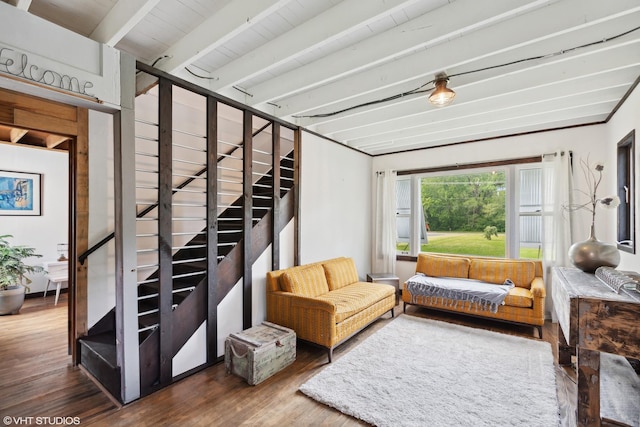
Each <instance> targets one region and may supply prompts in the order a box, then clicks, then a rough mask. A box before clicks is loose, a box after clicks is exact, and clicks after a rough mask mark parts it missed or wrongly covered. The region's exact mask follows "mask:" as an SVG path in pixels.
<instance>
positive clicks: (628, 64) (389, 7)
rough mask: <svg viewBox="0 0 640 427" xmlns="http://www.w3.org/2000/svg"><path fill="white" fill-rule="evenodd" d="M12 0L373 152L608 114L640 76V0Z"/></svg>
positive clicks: (559, 125) (593, 120)
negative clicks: (440, 83)
mask: <svg viewBox="0 0 640 427" xmlns="http://www.w3.org/2000/svg"><path fill="white" fill-rule="evenodd" d="M4 1H5V2H7V3H10V4H13V5H14V6H16V7H18V8H21V9H23V10H25V11H27V12H28V13H32V14H34V15H37V16H39V17H41V18H43V19H46V20H48V21H51V22H53V23H56V24H58V25H60V26H62V27H65V28H68V29H70V30H72V31H75V32H77V33H79V34H82V35H85V36H87V37H90V38H92V39H94V40H96V41H99V42H102V43H105V44H107V45H110V46H114V47H116V48H117V49H120V50H122V51H126V52H128V53H130V54H132V55H133V56H135V57H136V58H137V59H138V60H139V61H141V62H144V63H146V64H154V65H155V67H157V68H159V69H161V70H163V71H165V72H168V73H171V74H174V75H176V76H179V77H181V78H183V79H185V80H188V81H190V82H193V83H195V84H198V85H200V86H203V87H205V88H207V89H210V90H212V91H214V92H217V93H220V94H222V95H224V96H226V97H229V98H232V99H235V100H237V101H240V102H242V103H244V104H247V105H250V106H253V107H255V108H257V109H259V110H263V111H265V112H267V113H269V114H271V115H274V116H277V117H280V118H283V119H285V120H288V121H290V122H292V123H295V124H299V125H301V126H303V127H305V128H307V129H309V130H312V131H314V132H317V133H319V134H322V135H325V136H327V137H329V138H332V139H334V140H336V141H338V142H340V143H342V144H346V145H348V146H351V147H354V148H356V149H358V150H361V151H364V152H366V153H370V154H373V155H376V154H384V153H391V152H398V151H404V150H410V149H416V148H424V147H433V146H439V145H443V144H452V143H458V142H464V141H475V140H480V139H485V138H492V137H496V136H504V135H513V134H520V133H526V132H533V131H540V130H545V129H555V128H562V127H568V126H579V125H585V124H592V123H601V122H604V121H605V120H607V118H608V116H609V115H610V114H612V112H613V111H615V108H616V106H617V105H618V104H619V103H620V102H621V100H623V98H624V97H625V94H627V93H628V92H629V91H630V89H632V88H633V87H634V85H635V84H637V81H638V76H640V29H639V26H640V1H638V0H615V1H603V0H561V1H558V0H455V1H454V0H449V1H447V0H342V1H339V0H235V1H231V0H4ZM439 73H445V74H446V75H448V76H449V87H450V88H452V89H453V90H455V92H456V93H457V96H456V98H455V100H454V102H453V104H451V105H449V106H446V107H441V108H437V107H434V106H432V105H430V104H429V103H428V101H427V96H428V94H429V92H430V91H431V90H432V88H433V87H434V85H433V80H434V78H435V76H436V75H438V74H439ZM385 99H386V101H382V100H385Z"/></svg>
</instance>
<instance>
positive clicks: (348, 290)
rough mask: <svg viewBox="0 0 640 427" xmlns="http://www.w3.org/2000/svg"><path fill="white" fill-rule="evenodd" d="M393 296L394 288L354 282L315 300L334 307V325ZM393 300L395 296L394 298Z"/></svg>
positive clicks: (380, 284)
mask: <svg viewBox="0 0 640 427" xmlns="http://www.w3.org/2000/svg"><path fill="white" fill-rule="evenodd" d="M394 294H395V288H394V287H393V286H391V285H385V284H382V283H369V282H356V283H352V284H350V285H349V286H345V287H343V288H340V289H336V290H335V291H331V292H329V293H327V294H324V295H320V296H319V297H318V298H317V299H320V300H324V301H328V302H330V303H332V304H333V305H335V307H336V323H340V322H342V321H343V320H345V319H347V318H349V317H351V316H353V315H354V314H356V313H359V312H361V311H363V310H364V309H365V308H367V307H370V306H372V305H373V304H375V303H377V302H378V301H382V300H383V299H385V298H387V297H388V296H389V295H394ZM394 298H395V296H394Z"/></svg>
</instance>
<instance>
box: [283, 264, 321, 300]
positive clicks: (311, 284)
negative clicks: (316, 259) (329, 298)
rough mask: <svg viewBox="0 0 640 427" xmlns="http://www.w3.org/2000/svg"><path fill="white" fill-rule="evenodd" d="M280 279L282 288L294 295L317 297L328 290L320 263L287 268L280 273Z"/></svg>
mask: <svg viewBox="0 0 640 427" xmlns="http://www.w3.org/2000/svg"><path fill="white" fill-rule="evenodd" d="M281 280H282V287H283V289H284V290H285V291H286V292H291V293H294V294H296V295H302V296H305V297H317V296H318V295H322V294H326V293H327V292H329V285H328V284H327V279H326V278H325V276H324V269H323V268H322V265H321V264H311V265H302V266H299V267H292V268H289V269H288V270H287V271H285V272H284V273H283V274H282V278H281Z"/></svg>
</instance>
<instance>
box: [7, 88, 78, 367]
mask: <svg viewBox="0 0 640 427" xmlns="http://www.w3.org/2000/svg"><path fill="white" fill-rule="evenodd" d="M0 125H1V126H2V127H1V128H0V132H1V131H2V129H4V130H5V131H7V133H8V138H6V137H5V138H6V139H8V140H7V141H4V142H5V143H6V144H7V145H9V146H12V149H13V150H14V151H15V150H20V153H22V150H24V153H25V154H24V155H26V156H29V154H28V152H29V150H34V151H31V155H30V158H31V159H33V158H35V157H38V156H35V155H34V154H33V153H35V152H36V151H35V150H38V151H39V150H46V151H47V152H53V151H55V150H57V151H58V153H60V151H66V153H67V161H66V165H65V166H62V167H63V168H64V171H62V173H65V172H66V173H67V175H68V186H67V189H66V191H67V194H68V202H67V215H66V222H67V229H68V233H67V236H66V239H65V240H62V241H60V242H55V244H56V245H57V243H67V244H68V253H67V254H66V256H67V258H68V259H69V269H68V270H69V274H68V316H67V318H68V352H69V354H70V355H71V359H72V363H73V365H76V364H77V363H78V359H79V355H78V352H77V349H76V345H75V343H76V340H77V338H79V337H81V336H84V335H86V332H87V268H86V265H81V264H80V263H79V262H78V261H77V260H78V256H79V255H80V254H82V253H83V252H84V251H86V250H87V249H88V236H87V235H88V217H89V215H88V214H89V205H88V191H89V189H88V179H89V175H88V154H89V153H88V110H87V109H86V108H80V107H76V106H72V105H67V104H62V103H59V102H55V101H50V100H46V99H42V98H37V97H34V96H31V95H25V94H22V93H18V92H14V91H10V90H5V89H0ZM5 138H3V139H5ZM26 147H28V148H26ZM40 154H42V153H40ZM22 155H23V154H17V155H16V158H22ZM40 157H42V156H40ZM45 157H46V156H45ZM54 157H55V156H54ZM5 162H8V160H5ZM24 163H29V162H24ZM31 164H33V167H36V168H37V167H38V166H37V165H36V163H35V162H31ZM62 164H64V163H62ZM22 166H23V168H24V165H22ZM8 167H9V168H10V167H11V165H10V164H9V165H6V164H0V169H6V168H8ZM26 167H30V166H26ZM57 169H59V167H56V168H54V169H52V170H49V172H48V174H49V175H51V174H53V173H58V174H59V173H61V171H60V170H57ZM31 172H34V173H41V172H38V171H37V170H35V171H31ZM46 175H47V174H42V180H41V183H42V185H41V194H40V197H41V200H43V201H47V205H49V206H47V205H45V204H44V203H42V210H41V212H40V215H38V216H37V218H36V220H39V222H40V223H41V224H40V225H42V222H43V221H46V219H47V215H50V214H51V212H49V210H52V212H53V210H54V209H61V208H62V209H63V208H64V207H60V206H56V207H54V206H51V204H55V200H54V201H52V200H51V197H50V196H51V195H52V194H55V193H56V192H60V191H65V190H64V189H61V188H56V186H55V184H53V181H52V182H51V184H53V185H51V184H48V182H49V181H48V180H47V176H46ZM49 185H51V186H49ZM45 194H46V196H45ZM63 221H64V220H63ZM55 222H56V221H55V219H54V221H53V223H51V224H49V225H46V226H45V228H46V227H50V229H51V230H55ZM34 223H36V222H35V221H34ZM58 223H59V220H58ZM27 231H28V230H27ZM51 232H52V231H51ZM41 233H42V231H41V232H40V234H41ZM6 234H11V233H6ZM56 240H60V238H59V237H58V238H57V239H56ZM55 253H56V256H57V248H56V250H55ZM47 258H51V256H50V255H49V256H47ZM56 259H57V258H56Z"/></svg>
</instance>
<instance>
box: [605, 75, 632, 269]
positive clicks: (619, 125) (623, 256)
mask: <svg viewBox="0 0 640 427" xmlns="http://www.w3.org/2000/svg"><path fill="white" fill-rule="evenodd" d="M634 129H635V131H636V143H635V187H636V189H635V201H636V204H635V212H636V215H635V217H636V228H635V241H636V242H635V246H636V253H635V254H630V253H627V252H623V251H620V265H619V266H618V268H619V269H621V270H632V271H638V272H640V247H639V245H638V237H639V236H640V210H639V207H640V87H636V88H635V90H634V91H633V92H632V93H631V96H629V97H628V98H627V100H626V101H625V103H624V104H623V105H622V106H621V107H620V109H619V110H618V111H617V112H616V114H615V115H614V116H613V118H612V119H611V120H610V121H609V123H607V141H608V142H609V146H610V148H609V151H611V152H612V156H613V155H615V154H614V153H615V150H616V148H617V144H618V142H619V141H620V140H621V139H622V138H624V137H625V136H626V135H627V134H628V133H629V132H631V131H632V130H634ZM614 159H615V157H613V158H612V162H614ZM614 164H615V163H614ZM607 189H608V190H609V191H608V193H611V194H615V182H614V184H613V186H608V187H607Z"/></svg>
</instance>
